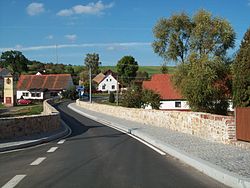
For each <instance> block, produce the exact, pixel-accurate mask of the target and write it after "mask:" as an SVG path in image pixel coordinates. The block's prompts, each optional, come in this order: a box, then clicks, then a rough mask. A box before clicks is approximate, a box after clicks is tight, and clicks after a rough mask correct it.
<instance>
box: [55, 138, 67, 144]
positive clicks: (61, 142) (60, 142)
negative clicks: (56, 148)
mask: <svg viewBox="0 0 250 188" xmlns="http://www.w3.org/2000/svg"><path fill="white" fill-rule="evenodd" d="M64 142H65V139H63V140H60V141H59V142H57V144H63V143H64Z"/></svg>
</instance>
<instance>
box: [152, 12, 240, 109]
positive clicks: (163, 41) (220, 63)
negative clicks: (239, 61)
mask: <svg viewBox="0 0 250 188" xmlns="http://www.w3.org/2000/svg"><path fill="white" fill-rule="evenodd" d="M154 33H155V37H156V40H155V41H154V43H153V48H154V51H155V52H156V53H157V54H159V55H160V56H161V57H163V58H164V59H165V60H166V59H167V60H172V61H175V62H177V63H178V64H179V65H178V66H177V71H176V73H175V75H174V76H173V82H174V85H175V86H176V88H177V89H178V90H179V91H180V92H181V93H182V95H183V96H184V97H185V98H186V99H187V100H188V102H189V105H190V107H191V108H192V109H193V110H195V111H202V112H211V113H218V114H225V113H226V112H227V106H228V103H227V99H228V98H229V96H230V94H231V90H230V85H229V84H230V81H229V76H228V75H229V74H230V73H229V68H228V67H227V63H226V59H227V58H226V52H227V50H228V49H230V48H232V47H233V46H234V42H235V32H234V31H233V28H232V27H231V25H230V23H229V22H227V21H226V20H225V19H222V18H219V17H213V16H212V15H211V14H210V13H209V12H207V11H205V10H200V11H198V12H197V13H196V14H195V15H194V16H193V17H192V18H189V17H188V16H187V15H186V14H184V13H182V14H179V15H174V16H172V17H170V18H169V19H161V20H160V21H159V22H158V23H157V25H156V26H155V28H154Z"/></svg>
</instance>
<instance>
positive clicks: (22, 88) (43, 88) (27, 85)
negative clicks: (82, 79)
mask: <svg viewBox="0 0 250 188" xmlns="http://www.w3.org/2000/svg"><path fill="white" fill-rule="evenodd" d="M71 86H73V81H72V78H71V75H70V74H47V75H42V74H38V75H21V76H20V78H19V80H18V83H17V88H16V90H17V99H20V98H24V99H36V100H44V99H48V98H51V97H53V96H57V95H58V94H59V93H60V92H62V91H63V90H66V89H69V88H70V87H71Z"/></svg>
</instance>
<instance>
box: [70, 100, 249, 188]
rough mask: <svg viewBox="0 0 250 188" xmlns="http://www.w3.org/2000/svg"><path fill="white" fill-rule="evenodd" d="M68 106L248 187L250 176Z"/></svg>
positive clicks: (228, 182)
mask: <svg viewBox="0 0 250 188" xmlns="http://www.w3.org/2000/svg"><path fill="white" fill-rule="evenodd" d="M68 107H69V108H70V109H71V110H73V111H75V112H77V113H79V114H81V115H83V116H86V117H88V118H90V119H92V120H95V121H98V122H100V123H103V124H105V125H107V126H109V127H111V128H113V127H115V128H116V129H117V130H120V131H121V132H127V133H129V134H132V135H134V136H136V137H138V138H140V139H142V140H144V141H146V142H148V143H150V144H151V145H153V146H155V147H157V148H159V149H160V150H162V151H164V152H166V153H168V154H169V155H171V156H173V157H175V158H177V159H179V160H181V161H183V162H184V163H186V164H188V165H189V166H192V167H193V168H195V169H197V170H199V171H201V172H203V173H204V174H206V175H207V176H209V177H211V178H213V179H215V180H217V181H219V182H221V183H223V184H225V185H227V186H230V187H235V188H246V187H250V178H244V177H242V176H240V175H238V174H235V173H232V172H230V171H227V170H225V169H222V168H221V167H219V166H217V165H214V164H212V163H210V162H207V161H205V160H203V159H200V158H197V157H195V156H192V155H190V154H188V153H186V152H184V151H181V150H179V149H178V148H175V147H173V146H171V145H169V144H166V143H164V142H162V141H160V140H157V139H155V138H152V137H150V136H149V135H146V134H144V133H142V132H141V131H140V130H131V129H127V128H124V127H123V126H121V125H119V124H114V123H112V122H109V121H107V120H105V119H101V118H98V117H95V116H92V115H90V114H87V113H85V112H82V111H80V110H78V109H76V108H74V107H73V106H72V105H71V104H69V105H68Z"/></svg>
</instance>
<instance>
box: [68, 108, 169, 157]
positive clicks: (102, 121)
mask: <svg viewBox="0 0 250 188" xmlns="http://www.w3.org/2000/svg"><path fill="white" fill-rule="evenodd" d="M68 108H70V109H71V110H73V111H75V112H77V113H79V114H81V115H83V116H86V117H88V118H90V119H92V120H94V121H97V122H99V123H103V124H104V125H107V126H109V127H111V128H113V129H116V130H118V131H120V132H122V133H125V134H127V135H128V136H131V137H132V138H134V139H136V140H138V141H140V142H141V143H143V144H145V145H146V146H148V147H150V148H151V149H153V150H154V151H156V152H157V153H159V154H161V155H166V153H165V152H163V151H161V150H160V149H158V148H156V147H155V146H153V145H151V144H149V143H148V142H145V141H144V140H142V139H140V138H139V137H136V136H134V135H132V134H131V131H130V132H127V131H125V130H123V129H121V128H118V127H117V126H115V125H112V124H113V123H110V122H108V121H106V120H102V119H99V118H97V117H95V116H92V115H89V114H87V113H84V112H82V111H81V110H78V109H75V108H73V107H71V106H70V104H69V105H68Z"/></svg>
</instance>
